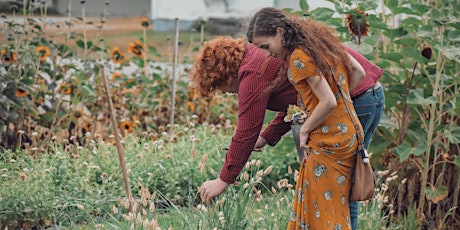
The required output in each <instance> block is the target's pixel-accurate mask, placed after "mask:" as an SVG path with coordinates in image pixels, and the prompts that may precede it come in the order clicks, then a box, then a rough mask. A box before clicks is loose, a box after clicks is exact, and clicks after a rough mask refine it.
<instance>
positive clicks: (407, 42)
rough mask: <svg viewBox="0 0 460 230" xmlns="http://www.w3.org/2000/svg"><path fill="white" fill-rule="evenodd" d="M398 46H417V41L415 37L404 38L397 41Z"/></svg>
mask: <svg viewBox="0 0 460 230" xmlns="http://www.w3.org/2000/svg"><path fill="white" fill-rule="evenodd" d="M395 43H396V44H400V45H405V46H406V45H407V46H416V45H417V40H416V39H415V38H413V37H403V38H401V39H398V40H395Z"/></svg>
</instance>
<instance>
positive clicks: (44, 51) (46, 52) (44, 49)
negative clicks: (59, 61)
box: [37, 46, 51, 61]
mask: <svg viewBox="0 0 460 230" xmlns="http://www.w3.org/2000/svg"><path fill="white" fill-rule="evenodd" d="M37 52H38V59H39V60H40V61H44V60H46V58H47V57H48V56H50V53H51V51H50V48H48V46H39V47H37Z"/></svg>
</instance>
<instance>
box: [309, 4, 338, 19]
mask: <svg viewBox="0 0 460 230" xmlns="http://www.w3.org/2000/svg"><path fill="white" fill-rule="evenodd" d="M334 13H335V11H333V10H332V9H329V8H325V7H318V8H316V9H314V10H312V11H310V15H311V17H312V18H314V19H316V20H318V21H325V20H327V19H329V18H331V17H332V16H333V15H334Z"/></svg>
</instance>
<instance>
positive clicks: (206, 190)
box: [198, 178, 228, 203]
mask: <svg viewBox="0 0 460 230" xmlns="http://www.w3.org/2000/svg"><path fill="white" fill-rule="evenodd" d="M227 187H228V184H227V183H226V182H225V181H223V180H221V179H220V178H217V179H215V180H208V181H205V182H203V184H202V185H201V186H200V187H199V188H198V192H199V193H200V197H201V200H202V201H204V202H206V203H209V202H210V201H211V199H212V198H214V197H217V196H219V195H220V194H222V193H224V192H225V189H227Z"/></svg>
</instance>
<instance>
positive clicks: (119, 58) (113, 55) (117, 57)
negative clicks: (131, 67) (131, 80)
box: [110, 46, 125, 64]
mask: <svg viewBox="0 0 460 230" xmlns="http://www.w3.org/2000/svg"><path fill="white" fill-rule="evenodd" d="M110 59H111V60H112V61H113V62H115V63H116V64H119V63H122V62H123V61H124V60H125V56H124V55H123V51H121V49H120V48H118V47H117V46H115V47H113V49H112V50H111V51H110Z"/></svg>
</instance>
